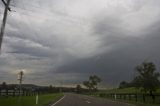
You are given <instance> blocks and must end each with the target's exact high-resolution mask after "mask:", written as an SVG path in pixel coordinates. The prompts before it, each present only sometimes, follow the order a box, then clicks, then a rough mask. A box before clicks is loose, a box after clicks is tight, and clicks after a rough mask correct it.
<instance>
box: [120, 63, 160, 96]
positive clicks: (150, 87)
mask: <svg viewBox="0 0 160 106" xmlns="http://www.w3.org/2000/svg"><path fill="white" fill-rule="evenodd" d="M135 71H136V73H137V75H136V76H135V77H134V79H133V80H132V81H130V82H126V81H122V82H121V83H120V84H119V88H127V87H135V88H137V89H140V90H141V91H142V92H144V93H149V94H150V95H153V93H154V92H156V90H157V89H158V88H160V80H159V77H160V73H159V72H156V65H155V64H154V63H153V62H143V63H142V64H140V65H138V66H136V68H135Z"/></svg>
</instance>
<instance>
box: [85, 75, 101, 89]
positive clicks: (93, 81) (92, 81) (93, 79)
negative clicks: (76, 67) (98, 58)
mask: <svg viewBox="0 0 160 106" xmlns="http://www.w3.org/2000/svg"><path fill="white" fill-rule="evenodd" d="M100 82H101V79H100V78H99V77H98V76H96V75H93V76H90V77H89V81H84V82H83V85H84V86H86V87H87V88H88V89H89V91H96V90H97V88H98V87H97V85H98V83H100Z"/></svg>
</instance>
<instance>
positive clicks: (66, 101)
mask: <svg viewBox="0 0 160 106" xmlns="http://www.w3.org/2000/svg"><path fill="white" fill-rule="evenodd" d="M52 106H135V105H131V104H126V103H121V102H115V101H111V100H107V99H102V98H96V97H90V96H85V95H78V94H65V96H64V97H63V98H61V99H60V100H59V101H57V102H56V103H55V104H53V105H52Z"/></svg>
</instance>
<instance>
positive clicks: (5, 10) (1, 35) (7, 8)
mask: <svg viewBox="0 0 160 106" xmlns="http://www.w3.org/2000/svg"><path fill="white" fill-rule="evenodd" d="M10 1H11V0H7V3H6V2H5V1H4V0H2V2H3V4H4V5H5V9H4V15H3V21H2V25H1V32H0V51H1V47H2V41H3V35H4V30H5V25H6V21H7V15H8V10H9V11H11V9H10V7H9V4H10Z"/></svg>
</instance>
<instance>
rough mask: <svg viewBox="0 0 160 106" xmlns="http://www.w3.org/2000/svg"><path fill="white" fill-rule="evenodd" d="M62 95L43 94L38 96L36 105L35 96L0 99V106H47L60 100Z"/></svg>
mask: <svg viewBox="0 0 160 106" xmlns="http://www.w3.org/2000/svg"><path fill="white" fill-rule="evenodd" d="M62 96H63V94H60V93H55V94H45V95H39V104H38V105H36V97H35V96H23V97H21V99H20V98H19V97H8V98H6V97H0V106H48V105H49V104H51V103H54V102H55V101H57V100H58V99H60V98H61V97H62Z"/></svg>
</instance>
